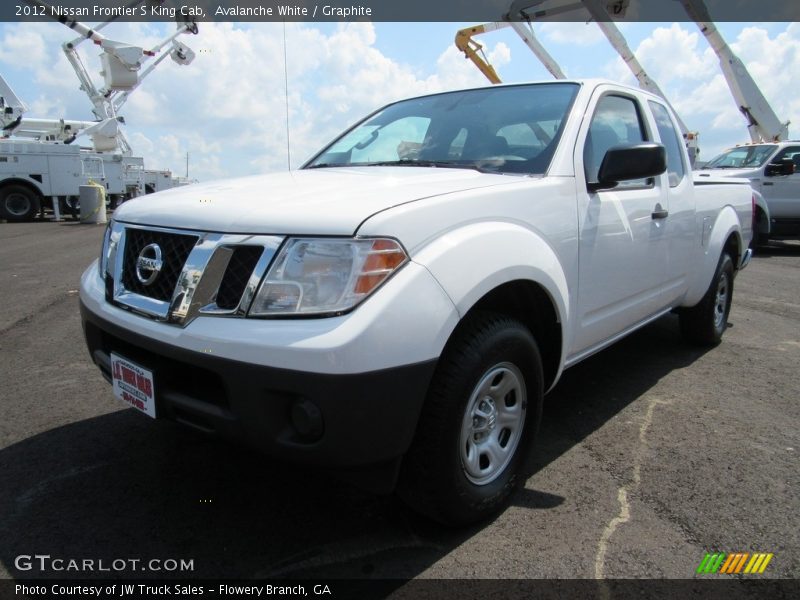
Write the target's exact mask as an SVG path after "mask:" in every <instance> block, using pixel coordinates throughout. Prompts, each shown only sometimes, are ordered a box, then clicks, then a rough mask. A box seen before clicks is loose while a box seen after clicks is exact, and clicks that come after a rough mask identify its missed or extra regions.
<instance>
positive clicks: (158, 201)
mask: <svg viewBox="0 0 800 600" xmlns="http://www.w3.org/2000/svg"><path fill="white" fill-rule="evenodd" d="M688 165H689V161H688V156H687V154H686V150H685V148H684V144H683V140H682V138H681V134H680V130H679V129H678V127H677V126H676V122H675V118H674V115H672V113H671V111H670V109H669V107H668V106H667V105H666V103H665V102H664V100H663V99H661V98H659V97H657V96H654V95H652V94H649V93H647V92H644V91H641V90H638V89H634V88H629V87H625V86H620V85H617V84H614V83H610V82H604V81H595V80H591V81H559V82H551V83H536V84H525V85H506V86H493V87H489V88H479V89H470V90H464V91H457V92H447V93H441V94H436V95H430V96H425V97H420V98H413V99H410V100H405V101H401V102H397V103H394V104H391V105H389V106H387V107H385V108H382V109H380V110H378V111H377V112H375V113H373V114H372V115H370V116H369V117H367V118H366V119H365V120H363V121H362V122H361V123H359V124H358V125H356V126H355V127H353V128H352V129H351V130H349V131H347V132H346V133H344V134H343V135H342V136H341V137H339V138H338V139H336V140H335V141H334V142H333V143H332V144H330V145H329V146H327V147H326V148H325V149H324V150H322V151H321V152H320V153H319V154H318V155H316V156H315V157H314V158H313V159H311V160H310V161H309V162H308V163H306V164H305V165H304V166H303V167H302V168H301V169H299V170H297V171H293V172H289V173H282V174H272V175H265V176H258V177H250V178H246V179H239V180H230V181H220V182H217V183H208V184H204V185H198V186H192V187H190V188H185V189H180V190H170V191H167V192H164V193H162V194H156V195H154V196H150V197H146V198H139V199H135V200H133V201H131V202H127V203H125V204H124V205H123V206H122V207H121V208H120V209H119V210H118V211H117V213H115V215H114V219H113V221H112V223H110V225H109V227H108V230H107V232H106V235H105V238H104V242H103V246H102V252H101V256H100V259H99V260H98V261H97V262H95V263H94V264H92V265H91V266H90V267H89V269H88V270H87V271H86V272H85V273H84V275H83V277H82V280H81V286H80V288H81V291H80V298H81V314H82V321H83V326H84V332H85V337H86V341H87V344H88V347H89V351H90V354H91V357H92V359H93V360H94V362H95V363H96V364H97V366H98V367H99V368H100V370H101V371H102V373H103V375H104V376H105V377H106V379H107V380H108V381H109V382H111V383H112V385H113V389H114V392H115V394H116V395H117V396H118V397H119V398H120V399H122V400H123V401H125V402H127V403H128V404H130V405H132V406H135V407H136V408H137V409H139V410H141V411H143V412H144V413H146V414H148V415H149V416H151V417H158V418H165V419H171V420H174V421H178V422H180V423H183V424H185V425H187V426H190V427H193V428H195V429H198V430H200V431H204V432H211V433H216V434H219V435H221V436H224V437H228V438H233V439H237V440H241V441H244V442H247V443H248V444H250V445H252V446H255V447H256V448H259V449H261V450H263V451H264V452H266V453H268V454H270V455H272V456H275V457H279V458H281V459H286V460H291V461H296V462H299V463H306V464H314V465H318V466H323V467H330V468H336V469H340V470H342V472H345V471H346V472H347V473H349V474H350V475H351V476H352V475H354V474H356V473H357V474H359V475H360V476H361V477H362V483H364V484H365V485H367V484H369V485H371V487H372V488H373V489H383V490H391V489H394V488H395V487H396V489H397V490H398V492H399V493H400V495H401V496H402V497H403V498H404V499H405V500H406V501H407V502H409V503H410V504H411V505H412V506H413V507H415V508H416V509H418V510H420V511H421V512H423V513H425V514H427V515H430V516H431V517H433V518H435V519H438V520H440V521H443V522H447V523H454V524H458V523H467V522H472V521H475V520H477V519H481V518H484V517H486V516H488V515H490V514H492V513H494V512H495V511H497V510H498V509H499V508H500V507H502V506H503V505H504V503H505V502H506V500H507V499H508V497H509V495H510V494H511V492H512V491H513V489H514V488H515V486H516V485H518V484H519V483H520V482H522V481H524V479H525V474H526V464H527V460H528V458H529V456H530V451H531V444H532V443H533V441H534V438H535V437H536V431H537V427H538V424H539V420H540V417H541V412H542V396H543V394H544V393H545V392H546V391H547V390H549V389H551V388H552V387H553V386H554V385H555V384H556V382H557V381H558V379H559V376H560V375H561V373H562V371H563V370H564V369H566V368H568V367H570V366H572V365H574V364H576V363H578V362H579V361H581V360H583V359H584V358H586V357H588V356H590V355H591V354H593V353H595V352H597V351H598V350H600V349H602V348H604V347H605V346H608V345H609V344H612V343H613V342H615V341H617V340H619V339H620V338H622V337H623V336H625V335H626V334H628V333H630V332H632V331H634V330H636V329H638V328H640V327H642V326H643V325H645V324H647V323H649V322H651V321H653V320H654V319H657V318H659V317H661V316H662V315H664V314H666V313H668V312H670V311H673V310H677V311H678V312H679V313H680V324H681V328H682V330H683V333H684V334H685V335H686V337H687V338H688V339H689V340H691V341H693V342H698V343H701V344H715V343H718V342H719V341H720V338H721V336H722V334H723V332H724V331H725V328H726V326H727V319H728V312H729V310H730V307H731V299H732V294H733V285H734V277H735V275H736V273H737V272H738V271H739V270H741V269H742V268H744V267H745V266H746V264H747V262H748V260H749V258H750V251H749V250H748V244H749V242H750V236H751V231H752V225H751V220H752V211H753V204H752V202H753V200H752V196H753V194H752V190H751V188H750V185H749V182H748V181H746V180H736V179H722V180H719V181H717V180H714V179H711V178H704V179H703V181H702V185H696V184H694V183H693V181H692V174H691V171H690V169H689V166H688Z"/></svg>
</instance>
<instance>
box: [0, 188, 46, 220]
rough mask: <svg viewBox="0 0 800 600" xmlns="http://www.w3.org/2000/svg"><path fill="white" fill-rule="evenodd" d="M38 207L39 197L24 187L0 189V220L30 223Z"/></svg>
mask: <svg viewBox="0 0 800 600" xmlns="http://www.w3.org/2000/svg"><path fill="white" fill-rule="evenodd" d="M40 207H41V200H40V199H39V196H38V195H37V194H36V193H35V192H33V191H32V190H31V189H30V188H28V187H26V186H24V185H19V184H12V185H7V186H5V187H3V188H2V189H0V218H3V219H6V220H7V221H9V222H12V223H21V222H23V221H32V220H33V218H34V217H35V216H36V214H37V213H38V212H39V208H40Z"/></svg>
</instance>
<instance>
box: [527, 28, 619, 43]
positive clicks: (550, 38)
mask: <svg viewBox="0 0 800 600" xmlns="http://www.w3.org/2000/svg"><path fill="white" fill-rule="evenodd" d="M534 31H535V32H536V35H537V36H540V37H541V38H542V41H544V42H552V43H554V44H568V45H570V46H594V45H595V44H599V43H601V42H605V41H606V37H605V35H603V32H602V31H601V30H600V28H599V27H598V26H597V24H595V23H580V22H563V23H557V22H552V23H551V22H545V23H541V24H539V26H538V27H536V28H535V30H534Z"/></svg>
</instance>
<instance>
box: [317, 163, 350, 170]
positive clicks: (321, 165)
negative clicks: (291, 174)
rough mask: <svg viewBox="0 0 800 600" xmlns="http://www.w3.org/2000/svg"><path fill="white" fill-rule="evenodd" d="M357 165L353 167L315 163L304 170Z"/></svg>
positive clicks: (347, 164)
mask: <svg viewBox="0 0 800 600" xmlns="http://www.w3.org/2000/svg"><path fill="white" fill-rule="evenodd" d="M355 166H358V165H353V164H350V163H317V164H315V165H309V166H307V167H306V169H327V168H329V167H330V168H333V167H355Z"/></svg>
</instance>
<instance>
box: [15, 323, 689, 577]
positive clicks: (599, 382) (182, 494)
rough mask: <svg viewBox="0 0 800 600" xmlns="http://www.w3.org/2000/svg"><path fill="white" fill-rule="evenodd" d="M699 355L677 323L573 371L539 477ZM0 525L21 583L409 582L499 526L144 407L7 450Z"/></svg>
mask: <svg viewBox="0 0 800 600" xmlns="http://www.w3.org/2000/svg"><path fill="white" fill-rule="evenodd" d="M701 355H702V352H701V351H697V350H694V349H692V348H691V347H689V346H687V345H685V344H684V343H683V342H682V341H681V340H680V337H679V335H678V333H677V323H675V319H674V317H667V318H665V319H662V320H660V321H659V322H657V323H655V324H653V325H651V326H649V327H647V328H645V329H644V330H642V331H640V332H638V333H636V334H634V335H633V336H630V337H629V338H627V339H626V340H623V341H622V342H620V343H619V344H617V345H615V346H614V347H612V348H610V349H609V350H607V351H605V352H603V353H601V354H599V355H597V356H595V357H593V358H591V359H589V360H587V361H585V362H584V363H582V364H581V365H578V366H576V367H575V368H573V369H570V370H569V371H567V373H566V374H565V375H564V378H563V380H562V382H561V383H560V384H559V386H558V387H557V388H556V390H555V391H554V392H553V393H552V394H550V395H549V396H548V398H547V399H546V405H545V415H544V420H543V423H542V429H541V435H540V439H539V443H538V448H537V458H536V463H535V468H536V469H537V470H538V469H541V468H543V467H544V466H546V465H548V464H550V463H551V462H552V461H554V460H556V459H557V458H558V457H559V456H561V455H562V454H564V453H566V452H567V451H569V450H570V449H571V448H572V447H573V446H575V445H576V444H579V443H580V442H581V440H583V439H585V438H586V437H587V436H589V435H590V434H592V433H593V432H594V431H596V430H598V429H599V428H601V427H602V426H603V425H604V423H606V422H607V421H608V420H609V419H611V418H612V417H614V416H615V415H616V414H618V413H619V412H620V411H621V410H623V409H624V408H625V407H626V406H628V405H629V404H631V403H633V402H635V401H636V400H637V399H638V398H640V397H641V396H642V394H644V393H645V392H646V391H647V390H648V389H650V388H651V387H652V386H654V385H655V384H656V382H658V381H659V379H661V378H662V377H664V376H665V375H666V374H667V373H669V372H670V371H672V370H674V369H677V368H681V367H683V366H686V365H687V364H689V363H691V362H693V361H694V360H696V359H697V358H698V357H700V356H701ZM108 393H109V396H110V394H111V392H110V390H109V392H108ZM531 484H532V485H533V486H535V485H536V478H535V477H534V478H533V479H532V480H531V482H529V484H528V485H529V487H530V486H531ZM563 500H564V499H563V498H561V497H560V496H557V495H554V494H549V493H547V492H544V491H536V490H532V489H526V490H522V491H521V492H520V493H518V494H517V495H516V496H515V498H514V504H515V505H516V506H517V507H524V508H525V509H530V510H537V511H542V512H546V511H547V510H548V509H551V508H553V507H555V506H558V505H559V504H560V503H561V502H563ZM0 515H2V516H1V517H0V539H2V540H3V544H2V545H0V560H1V561H2V565H3V567H5V569H6V571H7V572H8V573H9V574H10V575H11V576H12V577H15V578H41V577H54V578H60V579H63V578H81V577H84V578H85V577H89V578H95V577H98V578H108V577H127V578H130V577H150V578H162V577H181V578H184V579H191V578H198V577H203V578H215V577H225V578H252V577H262V578H267V577H269V578H272V577H282V576H292V577H294V576H300V575H303V576H311V577H318V578H321V577H391V578H407V577H413V576H415V575H418V574H420V573H421V572H423V571H425V570H426V569H427V568H429V567H430V566H431V565H433V564H434V563H436V561H437V560H439V559H440V558H441V557H442V556H444V555H446V554H447V553H449V552H450V551H451V550H453V549H454V548H456V547H458V546H459V545H461V544H462V543H464V542H465V541H466V540H468V539H469V538H470V537H472V536H474V535H476V534H477V533H478V532H480V531H481V530H482V529H483V528H484V527H486V526H487V524H484V525H479V526H475V527H472V528H469V529H466V530H450V529H445V528H443V527H440V526H438V525H436V524H433V523H431V522H429V521H427V520H426V519H423V518H422V517H419V516H417V515H416V514H414V513H412V512H411V511H410V510H408V509H406V508H405V507H404V506H403V505H402V504H401V503H400V502H399V501H398V500H396V499H395V498H394V497H391V496H390V497H381V496H374V495H371V494H368V493H365V492H361V491H359V490H358V489H356V488H354V487H352V486H350V485H349V484H346V483H343V482H340V481H338V480H336V479H334V478H332V477H330V476H328V475H326V474H324V473H320V472H316V471H311V470H307V469H298V468H293V467H291V466H287V465H281V464H276V463H275V462H272V461H270V460H268V459H265V458H262V457H260V456H258V455H255V454H254V453H252V452H250V451H249V450H247V449H243V448H238V447H236V446H232V445H229V444H227V443H223V442H218V441H216V440H214V439H208V438H205V437H202V436H199V435H197V434H195V433H193V432H190V431H185V430H183V429H181V428H179V427H177V426H174V425H172V424H169V423H163V422H153V421H151V420H149V419H147V418H146V417H144V416H142V415H140V414H138V413H136V412H134V411H133V410H121V411H118V412H114V413H111V414H107V415H103V416H99V417H95V418H92V419H87V420H84V421H80V422H76V423H73V424H70V425H65V426H63V427H59V428H56V429H53V430H50V431H47V432H44V433H41V434H38V435H34V436H32V437H30V438H27V439H25V440H24V441H22V442H19V443H17V444H14V445H12V446H10V447H8V448H6V449H4V450H2V451H0ZM33 554H47V555H50V556H51V557H53V558H63V559H67V560H68V559H77V560H79V561H81V560H83V559H94V560H95V561H96V560H97V559H103V560H104V562H105V566H106V567H108V566H109V565H110V564H111V561H112V560H114V559H130V558H134V559H141V560H142V563H141V564H139V565H137V568H136V569H135V570H134V571H131V570H124V571H121V572H115V571H113V570H112V571H110V572H86V573H81V572H75V571H60V572H53V571H46V572H44V573H42V572H39V571H38V569H37V570H35V571H33V570H31V571H26V570H21V569H19V568H17V566H16V565H15V562H16V557H17V556H19V555H33ZM151 559H160V560H164V559H176V560H178V561H179V562H180V560H181V559H183V560H186V561H189V560H190V561H193V566H194V569H193V570H192V571H186V572H164V571H157V572H141V568H142V567H143V566H144V565H146V563H147V561H149V560H151ZM23 567H24V565H23Z"/></svg>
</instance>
